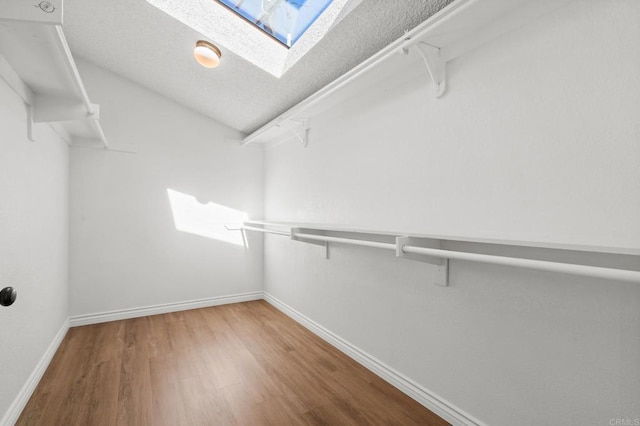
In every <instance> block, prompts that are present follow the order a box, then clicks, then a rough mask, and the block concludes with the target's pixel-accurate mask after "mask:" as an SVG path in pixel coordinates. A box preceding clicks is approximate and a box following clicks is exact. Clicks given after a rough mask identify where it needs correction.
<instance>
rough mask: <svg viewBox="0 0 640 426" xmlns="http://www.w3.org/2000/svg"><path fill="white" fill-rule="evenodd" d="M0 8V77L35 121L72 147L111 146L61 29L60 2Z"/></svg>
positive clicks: (12, 3)
mask: <svg viewBox="0 0 640 426" xmlns="http://www.w3.org/2000/svg"><path fill="white" fill-rule="evenodd" d="M6 3H7V5H6V8H5V5H3V8H4V9H3V10H0V78H2V79H3V80H4V81H5V82H6V83H7V84H8V85H9V87H11V88H12V89H13V91H14V92H15V93H16V94H17V95H18V96H19V97H20V98H21V99H22V100H23V101H24V102H25V104H26V105H27V107H28V112H29V114H28V129H29V130H28V132H29V135H28V136H29V138H30V139H32V140H33V135H32V132H31V126H32V125H33V123H48V124H50V125H51V127H52V128H53V129H54V130H55V131H56V132H57V133H58V134H60V136H61V137H62V138H63V139H64V140H66V141H67V143H69V144H70V145H86V146H103V147H104V148H108V147H109V144H108V142H107V139H106V137H105V135H104V133H103V131H102V128H101V127H100V122H99V121H98V119H99V117H100V107H99V105H96V104H92V103H91V102H90V100H89V97H88V95H87V92H86V90H85V87H84V84H83V83H82V79H81V78H80V74H79V72H78V69H77V67H76V64H75V61H74V59H73V56H72V55H71V51H70V50H69V46H68V44H67V41H66V39H65V36H64V33H63V31H62V1H61V0H57V1H52V0H50V1H48V2H40V3H39V4H38V3H36V4H33V3H32V2H24V1H17V0H9V1H7V2H6Z"/></svg>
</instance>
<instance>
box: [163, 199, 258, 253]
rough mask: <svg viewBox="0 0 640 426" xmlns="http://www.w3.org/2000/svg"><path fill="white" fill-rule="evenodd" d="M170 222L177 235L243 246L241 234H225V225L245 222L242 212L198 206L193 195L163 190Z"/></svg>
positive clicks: (212, 203)
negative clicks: (170, 215)
mask: <svg viewBox="0 0 640 426" xmlns="http://www.w3.org/2000/svg"><path fill="white" fill-rule="evenodd" d="M167 194H168V196H169V203H170V204H171V211H172V213H173V221H174V223H175V226H176V229H177V230H178V231H182V232H187V233H189V234H194V235H199V236H201V237H206V238H211V239H214V240H218V241H223V242H225V243H230V244H235V245H238V246H243V245H244V240H243V238H242V232H241V231H229V230H228V229H227V228H225V225H230V224H239V223H242V222H245V221H246V220H248V219H249V217H248V215H247V213H246V212H243V211H240V210H236V209H232V208H231V207H227V206H223V205H221V204H216V203H214V202H211V201H210V202H207V203H201V202H199V201H198V200H197V199H196V197H194V196H193V195H189V194H185V193H183V192H179V191H174V190H173V189H170V188H167Z"/></svg>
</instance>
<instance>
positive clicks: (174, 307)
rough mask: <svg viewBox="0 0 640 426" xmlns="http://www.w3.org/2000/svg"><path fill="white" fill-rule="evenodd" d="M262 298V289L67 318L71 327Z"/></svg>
mask: <svg viewBox="0 0 640 426" xmlns="http://www.w3.org/2000/svg"><path fill="white" fill-rule="evenodd" d="M260 299H262V291H254V292H251V293H242V294H233V295H229V296H218V297H208V298H206V299H197V300H188V301H185V302H177V303H165V304H162V305H153V306H143V307H141V308H132V309H120V310H117V311H108V312H99V313H97V314H87V315H76V316H72V317H71V318H69V325H70V326H71V327H78V326H81V325H89V324H98V323H101V322H109V321H118V320H124V319H129V318H138V317H146V316H148V315H157V314H166V313H169V312H177V311H186V310H189V309H198V308H208V307H210V306H217V305H226V304H229V303H238V302H248V301H251V300H260Z"/></svg>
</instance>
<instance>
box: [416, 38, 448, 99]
mask: <svg viewBox="0 0 640 426" xmlns="http://www.w3.org/2000/svg"><path fill="white" fill-rule="evenodd" d="M415 46H416V50H417V51H418V54H419V55H420V56H421V57H422V60H423V61H424V64H425V65H426V67H427V71H428V72H429V77H431V81H433V85H434V90H435V92H434V96H435V97H436V98H439V97H440V96H442V94H443V93H444V91H445V89H446V62H445V61H444V60H443V59H442V56H441V55H440V48H439V47H435V46H432V45H430V44H427V43H424V42H421V41H420V42H418V43H416V45H415Z"/></svg>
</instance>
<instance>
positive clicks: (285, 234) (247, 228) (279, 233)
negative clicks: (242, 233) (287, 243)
mask: <svg viewBox="0 0 640 426" xmlns="http://www.w3.org/2000/svg"><path fill="white" fill-rule="evenodd" d="M242 229H246V230H247V231H257V232H262V233H265V234H276V235H284V236H286V237H289V236H291V233H290V232H286V231H276V230H274V229H264V228H257V227H254V226H246V225H245V226H243V227H242Z"/></svg>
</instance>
